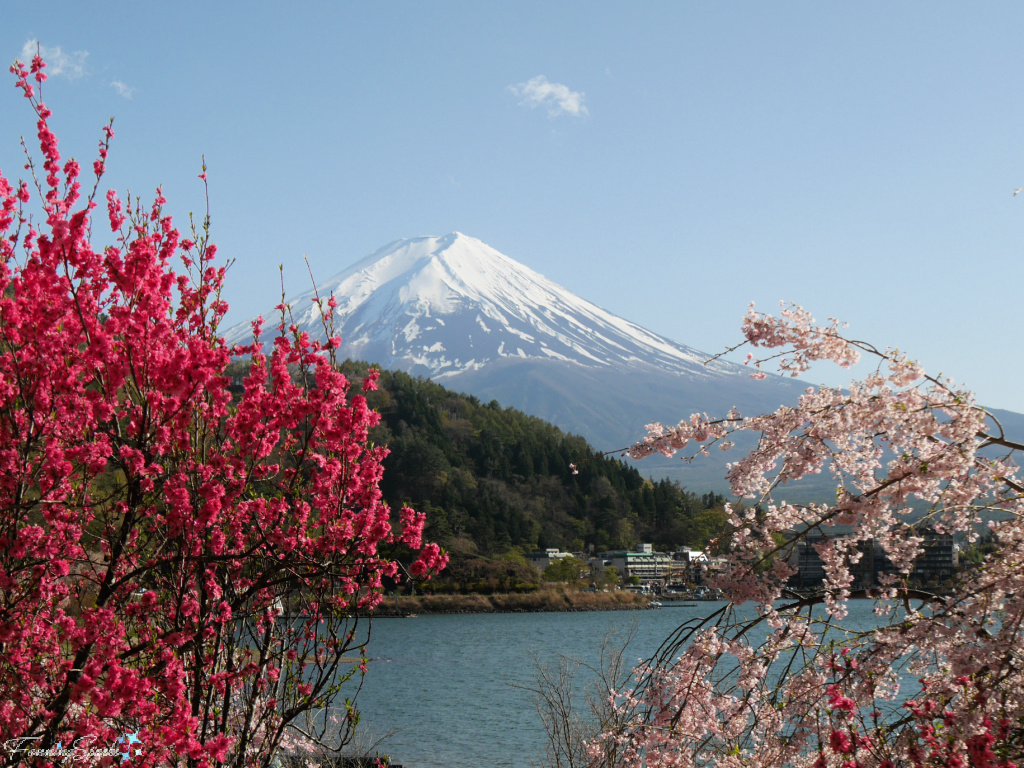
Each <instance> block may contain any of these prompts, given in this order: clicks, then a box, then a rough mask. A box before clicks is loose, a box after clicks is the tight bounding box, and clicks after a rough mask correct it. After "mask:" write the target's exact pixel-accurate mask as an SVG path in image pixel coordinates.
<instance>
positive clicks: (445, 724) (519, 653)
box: [357, 601, 874, 768]
mask: <svg viewBox="0 0 1024 768" xmlns="http://www.w3.org/2000/svg"><path fill="white" fill-rule="evenodd" d="M721 605H722V603H715V602H702V603H697V605H696V607H690V608H686V607H672V608H662V609H661V610H647V611H605V612H587V613H511V614H453V615H431V616H419V617H416V618H407V619H384V618H379V619H374V621H373V630H372V636H371V640H370V644H369V646H368V649H367V653H368V655H369V656H370V657H371V658H372V659H373V661H371V663H370V665H369V671H368V673H367V675H366V678H365V681H364V685H363V690H362V692H361V693H360V694H359V699H358V703H357V705H358V708H359V710H360V711H361V712H362V720H361V722H360V726H359V727H360V728H361V729H366V730H367V732H372V733H376V734H377V735H380V734H383V733H385V732H387V731H389V730H393V733H392V734H391V735H390V736H388V737H387V738H386V739H385V740H384V741H383V742H382V744H381V745H380V747H379V748H378V749H379V750H380V752H381V754H389V755H391V757H392V760H393V761H394V762H396V763H399V764H401V765H403V766H404V767H405V768H456V767H458V768H464V767H465V766H473V768H499V767H508V768H528V767H529V766H533V765H542V764H543V761H542V756H543V750H544V743H545V736H544V730H543V727H542V725H541V722H540V719H539V717H538V715H537V713H536V710H535V709H534V707H533V704H532V702H531V700H530V694H529V693H528V692H526V691H522V690H519V689H517V688H515V687H513V686H512V685H510V683H511V682H515V681H522V682H529V681H530V679H531V678H532V674H533V670H534V661H533V659H534V657H537V658H539V659H540V660H542V661H546V662H552V661H554V660H556V659H557V657H558V655H559V654H561V655H564V656H569V657H578V658H580V659H583V660H585V661H589V662H591V663H595V664H596V662H597V658H598V653H599V650H600V646H601V641H602V640H603V638H604V637H605V636H606V635H607V634H608V633H609V632H611V631H613V630H619V631H620V632H621V633H622V634H623V636H625V633H626V632H628V630H629V628H630V626H631V624H633V623H635V625H636V631H635V634H634V639H633V641H632V643H631V644H630V646H629V650H628V653H627V661H629V662H630V663H633V662H636V661H639V660H640V659H641V658H648V657H650V656H651V655H652V654H653V653H654V652H655V651H657V649H658V647H659V646H660V645H661V644H662V642H663V641H664V640H665V638H666V637H668V635H669V634H670V633H671V632H672V631H673V630H674V629H675V628H676V627H678V626H679V625H680V624H681V623H683V622H684V621H686V620H688V619H692V618H694V617H697V616H706V615H708V614H710V613H712V612H713V611H714V610H715V609H717V608H719V607H721ZM872 607H873V604H872V603H870V602H869V601H855V602H854V603H851V611H850V614H851V615H850V622H849V623H850V624H851V625H853V626H870V625H871V624H873V623H874V619H873V616H872V614H871V609H872Z"/></svg>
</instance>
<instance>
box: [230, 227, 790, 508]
mask: <svg viewBox="0 0 1024 768" xmlns="http://www.w3.org/2000/svg"><path fill="white" fill-rule="evenodd" d="M316 295H319V296H320V298H321V299H322V302H323V306H324V307H325V308H326V307H327V299H328V297H329V296H331V295H333V296H334V298H335V300H336V301H337V307H336V309H335V311H334V318H333V320H334V330H335V333H336V334H337V335H339V336H341V339H342V346H341V349H340V350H339V352H340V355H341V356H342V357H351V358H354V359H362V360H367V361H370V362H374V363H377V364H379V365H381V366H382V367H384V368H390V369H398V370H403V371H406V372H408V373H410V374H413V375H418V376H423V377H428V378H431V379H433V380H435V381H437V382H438V383H440V384H443V385H444V386H446V387H448V388H450V389H455V390H459V391H463V392H467V393H469V394H473V395H476V396H477V397H479V398H481V399H483V400H491V399H495V400H497V401H498V402H499V403H501V404H502V405H505V406H513V407H515V408H518V409H520V410H522V411H525V412H526V413H529V414H532V415H535V416H539V417H541V418H544V419H546V420H548V421H551V422H553V423H554V424H556V425H558V426H559V427H562V428H563V429H564V430H566V431H570V432H574V433H576V434H580V435H582V436H583V437H585V438H587V439H588V440H589V441H590V442H591V443H592V444H593V445H594V446H596V447H598V448H601V449H616V448H619V447H622V446H623V445H626V444H628V443H630V442H633V441H635V440H637V439H639V438H640V437H642V436H643V434H644V429H643V427H644V425H645V424H647V423H649V422H651V421H655V420H657V421H662V422H665V423H675V422H677V421H679V419H680V418H683V417H685V416H688V415H689V414H690V413H693V412H697V411H701V412H704V411H706V412H708V413H712V414H723V415H724V414H725V413H726V412H727V411H728V410H729V408H731V407H733V406H736V407H738V408H740V409H741V411H742V412H745V413H747V412H749V413H753V412H757V411H763V410H765V409H773V408H775V407H777V406H778V405H779V404H780V403H782V402H792V401H793V400H795V398H796V395H797V393H798V392H799V391H800V390H801V389H802V386H803V385H800V384H798V383H796V382H793V381H791V380H788V379H781V378H775V377H771V378H770V379H768V380H766V381H761V382H755V381H752V380H751V379H750V377H749V373H750V371H749V369H747V368H745V367H743V366H740V365H736V364H733V363H730V362H726V361H721V360H719V361H714V362H711V363H705V361H706V360H708V358H709V357H711V356H710V355H708V354H706V353H703V352H699V351H697V350H695V349H692V348H690V347H687V346H684V345H682V344H678V343H676V342H674V341H671V340H669V339H666V338H664V337H662V336H659V335H657V334H655V333H652V332H651V331H648V330H646V329H644V328H641V327H640V326H638V325H636V324H635V323H631V322H629V321H628V320H624V319H622V318H620V317H618V316H616V315H614V314H612V313H611V312H608V311H606V310H604V309H602V308H600V307H598V306H596V305H595V304H592V303H591V302H589V301H586V300H585V299H582V298H580V297H579V296H576V295H575V294H573V293H572V292H570V291H568V290H566V289H565V288H562V287H561V286H559V285H557V284H555V283H553V282H552V281H550V280H548V279H547V278H545V277H544V276H542V275H540V274H538V273H537V272H534V271H533V270H531V269H529V268H527V267H525V266H523V265H522V264H519V263H518V262H516V261H514V260H513V259H511V258H509V257H508V256H505V255H503V254H501V253H499V252H498V251H496V250H494V249H493V248H491V247H490V246H488V245H486V244H485V243H483V242H481V241H480V240H477V239H475V238H472V237H468V236H466V235H463V234H461V233H458V232H454V233H451V234H449V235H445V236H444V237H417V238H412V239H409V240H399V241H396V242H393V243H391V244H389V245H386V246H384V247H383V248H381V249H380V250H378V251H377V252H376V253H373V254H371V255H369V256H367V257H366V258H364V259H363V260H361V261H359V262H358V263H356V264H354V265H353V266H351V267H349V268H348V269H346V270H344V271H343V272H340V273H338V274H337V275H335V276H334V277H331V278H329V279H327V280H324V281H323V282H321V283H319V284H318V285H317V286H316V289H315V290H310V291H308V292H306V293H304V294H301V295H299V296H296V297H295V298H293V299H291V300H289V302H288V305H289V307H290V308H291V313H292V321H293V322H294V323H295V324H296V325H297V326H298V327H299V328H300V329H301V330H304V331H306V332H308V333H309V334H310V336H312V337H314V338H323V337H324V335H325V331H324V318H322V317H321V316H320V310H319V307H318V306H317V304H316V303H315V302H314V301H313V299H314V297H315V296H316ZM273 316H274V313H273V312H269V313H267V317H273ZM250 333H251V331H250V328H249V324H248V323H243V324H241V325H238V326H235V327H234V328H232V329H230V330H229V331H228V332H227V334H226V338H227V340H228V341H229V342H243V341H246V340H247V339H248V338H249V336H250ZM729 457H730V458H733V454H729ZM646 466H647V467H649V468H650V469H651V470H653V469H654V465H653V464H651V463H649V462H648V463H647V464H646ZM673 466H676V467H678V466H679V462H673ZM641 468H642V469H644V467H641ZM659 473H661V472H660V470H659ZM674 474H675V475H676V476H677V477H680V478H681V479H683V480H684V481H686V482H687V483H688V484H690V485H691V487H693V488H694V489H695V490H700V489H698V488H697V487H696V483H697V482H701V483H704V484H707V485H706V487H709V488H710V487H715V488H718V489H721V488H723V486H724V482H723V480H722V478H723V475H724V463H723V462H722V461H717V462H712V465H711V466H707V467H706V471H704V472H699V473H696V474H695V473H694V472H693V471H692V470H690V471H684V472H683V473H682V474H679V473H674Z"/></svg>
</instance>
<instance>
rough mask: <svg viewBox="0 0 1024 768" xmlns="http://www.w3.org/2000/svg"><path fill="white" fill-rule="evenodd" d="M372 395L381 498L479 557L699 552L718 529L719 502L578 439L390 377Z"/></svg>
mask: <svg viewBox="0 0 1024 768" xmlns="http://www.w3.org/2000/svg"><path fill="white" fill-rule="evenodd" d="M344 370H345V373H346V374H347V375H349V377H350V378H352V379H358V378H360V377H361V376H362V375H363V374H364V373H365V371H366V365H365V364H363V363H351V362H348V363H345V365H344ZM368 399H369V401H370V404H371V405H372V406H373V407H374V408H375V409H376V410H377V411H379V412H380V414H381V424H380V426H378V427H377V428H376V429H375V430H374V433H373V440H374V441H375V442H376V443H378V444H385V445H387V446H388V447H389V448H390V450H391V454H390V456H389V457H388V459H387V460H386V461H385V472H384V480H383V482H382V484H381V487H382V489H383V491H384V494H385V497H386V499H387V500H388V502H389V503H390V504H391V505H392V508H395V509H397V508H398V507H399V506H400V505H401V504H403V503H407V504H410V505H411V506H413V507H415V508H416V509H417V510H420V511H422V512H426V513H427V519H428V521H429V522H428V528H427V533H428V534H429V536H430V538H431V540H434V541H438V542H439V543H441V544H442V545H444V546H452V545H455V547H456V548H458V547H459V544H460V543H461V544H465V543H466V540H469V541H471V542H473V544H475V548H476V549H477V550H478V551H479V552H480V553H481V554H485V555H500V554H504V553H506V552H509V551H515V550H516V549H517V548H518V550H520V551H529V550H535V549H543V548H545V547H559V548H562V549H571V550H574V551H575V550H582V549H585V548H587V547H589V546H590V545H593V547H594V549H595V550H597V551H601V550H606V549H626V548H630V547H633V546H635V545H637V544H639V543H640V542H651V543H653V544H654V545H655V546H656V548H660V549H670V548H675V547H681V546H684V545H689V546H694V547H700V546H703V545H704V544H706V543H707V542H708V541H709V540H710V539H711V538H714V537H715V536H717V535H718V533H719V532H720V531H721V530H722V529H723V527H724V526H725V514H724V512H723V510H722V504H723V502H724V498H723V497H722V496H720V495H717V494H714V493H704V494H701V493H700V492H699V491H700V489H695V490H692V491H691V490H687V489H683V488H680V487H679V486H678V484H676V483H674V482H671V481H667V480H661V481H651V480H649V479H647V478H645V477H643V476H642V475H641V474H640V473H639V472H638V471H637V470H636V469H634V468H632V467H630V466H627V465H626V464H624V463H623V462H621V461H618V460H617V459H611V458H605V457H602V456H599V455H598V454H597V453H596V452H595V451H594V450H593V449H592V448H591V447H590V446H589V445H588V444H587V443H586V442H585V441H584V440H583V439H582V438H580V437H577V436H575V435H567V434H565V433H563V432H562V431H561V430H559V429H558V428H556V427H554V426H552V425H551V424H548V423H547V422H544V421H542V420H540V419H537V418H534V417H531V416H527V415H526V414H524V413H522V412H520V411H517V410H515V409H512V408H503V407H501V406H500V405H499V404H498V403H497V402H494V401H492V402H490V403H481V402H480V401H479V400H477V399H476V398H475V397H472V396H466V395H462V394H458V393H454V392H450V391H448V390H446V389H445V388H444V387H441V386H439V385H437V384H434V383H432V382H430V381H427V380H422V379H417V378H413V377H410V376H409V375H408V374H405V373H400V372H391V371H383V372H382V373H381V377H380V386H379V389H378V390H377V391H376V392H371V393H369V397H368ZM570 464H575V465H577V467H578V469H579V473H578V474H576V475H574V474H573V473H572V470H571V468H570V466H569V465H570Z"/></svg>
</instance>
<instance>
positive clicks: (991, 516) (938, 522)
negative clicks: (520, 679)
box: [592, 305, 1024, 768]
mask: <svg viewBox="0 0 1024 768" xmlns="http://www.w3.org/2000/svg"><path fill="white" fill-rule="evenodd" d="M743 333H744V336H745V341H744V342H743V344H747V345H751V346H752V347H755V348H760V349H764V350H768V352H767V353H766V356H765V357H764V358H761V359H755V354H754V353H751V354H750V355H748V358H747V359H748V363H749V364H751V365H752V366H754V368H755V369H756V371H755V374H754V375H755V377H762V376H763V375H764V374H763V373H762V371H761V368H762V366H763V365H766V364H768V362H769V361H774V362H775V363H776V364H777V366H778V368H779V369H780V370H781V371H782V372H784V373H788V374H791V375H794V376H796V375H799V374H801V373H803V372H804V371H806V370H807V369H808V367H809V366H810V365H811V364H812V363H813V362H815V361H830V362H833V363H837V364H839V365H840V366H844V367H849V366H851V365H852V364H854V363H855V362H856V361H857V360H858V359H859V358H860V356H861V355H865V354H866V355H868V356H869V357H870V358H873V359H875V360H876V361H877V363H878V365H877V368H876V369H875V371H874V373H872V374H871V375H869V376H867V377H865V378H864V379H862V380H860V381H854V382H853V383H851V384H850V385H849V387H848V388H846V389H838V388H830V387H820V388H809V389H807V390H806V392H805V393H804V394H803V395H802V396H801V397H800V399H799V402H797V403H796V404H795V405H793V406H785V407H781V408H779V409H778V410H776V411H775V412H773V413H768V414H764V415H758V416H752V417H744V416H742V415H741V414H739V413H737V412H735V411H734V412H732V413H729V414H727V415H725V416H724V417H721V418H712V417H709V416H707V415H706V414H697V415H694V416H691V417H690V418H689V419H686V420H684V421H682V422H681V423H680V424H678V425H677V426H675V427H664V426H662V425H660V424H652V425H649V426H648V432H649V434H648V437H647V438H646V439H645V440H643V441H642V442H641V443H638V444H637V445H634V446H633V447H632V448H631V449H630V450H629V454H630V455H631V456H633V457H635V458H642V457H644V456H648V455H650V454H653V453H662V454H666V455H672V454H675V453H677V452H680V451H683V452H685V456H686V458H688V459H693V458H697V457H699V455H700V454H705V453H706V452H707V451H708V450H710V449H712V448H713V447H721V448H728V447H730V442H729V441H730V438H731V437H732V436H733V435H735V434H738V433H743V432H750V433H753V434H754V435H756V437H757V442H756V447H755V448H754V449H753V450H752V451H751V452H750V453H749V454H747V455H746V456H744V457H742V458H740V459H739V460H738V461H736V462H735V463H733V464H731V465H730V468H729V472H728V479H729V481H730V483H731V485H732V489H733V491H734V493H735V494H736V495H737V496H738V497H742V498H743V499H744V500H745V504H744V505H743V507H742V509H741V508H740V507H739V506H737V507H736V508H735V509H733V510H732V517H731V520H730V523H731V526H732V536H731V543H730V553H729V555H728V566H727V568H726V569H725V571H724V572H723V573H722V574H721V575H720V576H719V577H718V578H717V580H716V582H715V583H714V586H717V587H720V588H721V589H722V590H724V592H725V594H726V596H727V598H728V601H729V602H728V604H727V605H726V606H724V607H723V608H722V609H721V610H719V611H717V613H715V614H714V615H713V616H710V617H708V618H706V619H703V620H700V621H696V622H693V623H690V624H687V625H684V626H683V627H681V628H680V629H679V631H678V632H677V633H676V634H675V635H674V636H673V637H672V638H670V639H669V640H668V641H667V642H666V643H665V645H664V646H663V647H662V649H661V650H660V651H659V653H658V654H657V655H656V656H655V658H653V659H652V660H651V661H650V662H649V663H647V664H645V665H643V666H642V667H641V668H639V669H638V670H637V683H636V685H635V687H634V688H632V689H630V690H625V691H620V692H617V694H615V702H616V705H617V707H618V709H619V714H620V716H622V717H623V718H624V724H623V725H622V726H621V727H617V728H615V729H613V730H610V731H608V732H606V733H605V734H603V735H602V737H601V738H600V739H598V740H596V741H595V742H594V743H593V744H592V754H593V756H594V757H595V759H597V758H599V757H600V756H601V755H602V754H606V753H607V745H608V743H609V742H611V743H614V744H615V746H616V749H617V750H618V751H617V754H624V755H626V757H625V758H624V759H623V760H621V761H617V764H621V765H628V766H666V767H667V766H696V765H714V766H718V768H723V767H725V766H737V767H738V766H741V765H742V766H782V765H791V766H843V768H854V767H855V766H865V767H867V766H879V767H880V768H882V767H887V766H923V765H942V766H967V765H973V766H1002V767H1003V768H1009V767H1010V766H1014V765H1024V760H1022V756H1024V637H1022V628H1024V518H1022V514H1024V498H1022V493H1024V481H1022V479H1021V477H1020V472H1019V470H1018V468H1017V466H1016V465H1015V463H1014V458H1015V455H1019V453H1020V452H1021V451H1024V445H1021V444H1020V443H1018V442H1015V441H1013V440H1010V439H1008V438H1007V436H1006V435H1005V434H1004V432H1003V429H1002V427H1001V426H1000V424H999V422H998V421H997V420H996V419H995V418H994V417H993V416H992V414H990V413H988V412H987V411H986V410H985V409H984V408H982V407H980V406H979V405H977V404H976V402H975V399H974V396H973V395H972V394H971V393H970V392H969V391H966V390H964V389H962V388H959V387H958V386H956V385H955V384H954V383H953V382H952V381H951V380H949V379H942V378H936V377H933V376H929V375H926V374H925V372H924V371H923V370H922V368H921V367H920V366H919V365H918V364H917V363H915V362H913V361H912V360H911V359H910V358H908V357H907V356H906V355H904V354H902V353H900V352H898V351H896V350H891V349H884V350H880V349H877V348H875V347H873V346H871V345H870V344H867V343H864V342H861V341H856V340H853V339H850V338H849V337H848V336H846V335H845V332H844V330H843V327H841V326H840V324H839V323H838V322H837V321H835V320H832V321H830V322H829V323H828V324H826V325H824V326H820V325H817V324H815V322H814V321H813V319H812V318H811V316H810V315H809V314H808V313H807V312H805V311H804V310H803V309H801V308H800V307H797V306H792V305H790V306H785V305H784V306H783V308H782V310H781V312H780V313H779V314H778V315H777V316H770V315H765V314H761V313H758V312H755V311H754V309H753V307H751V309H750V311H749V312H748V314H747V316H746V318H745V320H744V322H743ZM740 346H742V344H741V345H740ZM819 473H828V475H829V476H830V477H831V480H832V484H833V486H834V500H828V501H823V502H821V503H810V504H796V503H789V502H787V501H784V500H781V499H780V498H779V497H780V496H782V494H780V489H782V488H783V486H785V485H786V484H787V483H790V482H792V481H796V480H799V479H800V478H804V477H807V476H809V475H812V474H819ZM926 530H930V531H933V532H936V533H939V534H943V535H951V536H955V537H957V538H959V539H960V540H961V542H962V543H963V544H964V545H965V546H968V547H969V546H971V545H972V543H973V542H977V541H978V539H979V536H982V535H985V536H987V537H988V538H989V539H990V540H991V541H992V542H994V547H993V549H994V552H993V553H992V554H990V555H988V556H987V557H986V558H985V559H984V560H983V561H981V563H980V565H978V566H977V567H974V568H972V569H969V570H963V571H961V573H960V574H958V575H957V576H956V577H955V579H954V580H953V582H951V583H950V584H947V585H946V588H945V589H942V590H935V591H934V592H929V591H927V590H925V589H923V588H921V587H920V586H919V585H917V584H915V583H914V582H913V581H912V580H911V579H910V576H911V574H912V570H913V567H914V563H915V561H916V559H917V558H918V557H920V556H921V555H922V553H923V551H924V549H925V540H924V531H926ZM808 546H809V547H812V548H813V550H814V551H815V552H816V554H817V556H818V557H819V558H820V561H821V563H822V564H823V567H824V579H823V581H822V583H821V584H820V588H818V589H814V590H811V591H809V592H808V591H801V592H799V593H797V592H795V591H793V590H792V589H790V587H789V586H788V580H789V579H790V577H791V576H792V575H793V574H794V571H795V564H796V563H795V562H794V561H795V558H794V552H796V551H797V550H798V548H800V547H808ZM875 548H878V549H880V551H881V553H882V556H883V558H884V560H886V561H888V562H889V563H890V564H891V569H890V571H889V573H888V574H883V575H882V577H881V584H880V585H876V586H873V587H866V588H858V585H857V583H856V578H855V569H856V567H857V563H858V561H859V560H860V559H861V558H862V557H865V556H868V555H869V553H873V552H874V551H875ZM851 598H868V599H871V600H873V601H874V609H875V613H876V614H877V622H876V625H875V626H874V627H872V628H864V627H860V628H850V627H846V629H847V630H849V631H844V621H845V620H846V618H847V616H848V607H849V603H848V601H849V600H850V599H851Z"/></svg>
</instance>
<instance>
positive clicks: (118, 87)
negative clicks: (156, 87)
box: [110, 80, 135, 99]
mask: <svg viewBox="0 0 1024 768" xmlns="http://www.w3.org/2000/svg"><path fill="white" fill-rule="evenodd" d="M110 87H111V88H113V89H114V90H115V91H117V95H118V96H123V97H124V98H126V99H130V98H131V97H132V94H133V93H135V89H134V88H132V87H131V86H128V85H125V84H124V83H122V82H121V81H120V80H115V81H114V82H112V83H111V84H110Z"/></svg>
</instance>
